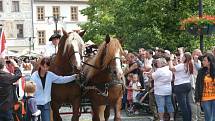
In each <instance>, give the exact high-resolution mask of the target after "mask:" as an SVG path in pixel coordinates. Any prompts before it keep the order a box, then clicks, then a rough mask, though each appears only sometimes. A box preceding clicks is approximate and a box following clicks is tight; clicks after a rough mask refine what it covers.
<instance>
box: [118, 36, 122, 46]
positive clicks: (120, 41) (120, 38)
mask: <svg viewBox="0 0 215 121" xmlns="http://www.w3.org/2000/svg"><path fill="white" fill-rule="evenodd" d="M117 39H118V40H119V43H120V44H121V45H123V38H122V37H117Z"/></svg>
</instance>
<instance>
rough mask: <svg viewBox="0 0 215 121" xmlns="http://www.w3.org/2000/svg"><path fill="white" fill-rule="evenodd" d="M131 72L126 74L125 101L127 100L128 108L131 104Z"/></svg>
mask: <svg viewBox="0 0 215 121" xmlns="http://www.w3.org/2000/svg"><path fill="white" fill-rule="evenodd" d="M132 79H133V74H132V73H130V74H128V76H127V83H126V86H127V101H128V107H129V108H130V107H131V106H132V87H131V85H130V82H132Z"/></svg>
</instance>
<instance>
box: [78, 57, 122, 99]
mask: <svg viewBox="0 0 215 121" xmlns="http://www.w3.org/2000/svg"><path fill="white" fill-rule="evenodd" d="M116 59H121V58H119V57H115V58H113V59H112V60H111V61H110V63H111V62H112V61H113V60H116ZM82 63H83V64H85V65H88V66H90V67H92V68H95V69H97V70H102V68H99V67H96V66H94V65H91V64H89V63H86V62H82ZM110 63H109V64H108V65H110ZM106 71H107V72H108V73H109V74H111V81H109V82H106V83H102V84H101V83H100V84H93V85H92V86H91V85H88V84H89V83H90V82H91V80H90V79H89V80H86V77H85V75H84V74H81V77H83V78H81V79H82V80H81V81H82V83H81V87H82V89H83V90H84V92H85V94H86V93H87V92H88V91H89V90H96V91H98V94H99V95H101V96H103V97H108V89H109V88H110V87H112V86H113V85H122V88H123V91H124V90H125V80H124V79H121V80H118V79H117V77H116V76H117V73H116V72H115V71H113V70H112V69H111V67H110V66H108V67H107V70H106Z"/></svg>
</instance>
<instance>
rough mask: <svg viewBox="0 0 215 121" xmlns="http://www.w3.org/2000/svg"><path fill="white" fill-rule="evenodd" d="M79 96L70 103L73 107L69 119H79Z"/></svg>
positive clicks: (76, 120)
mask: <svg viewBox="0 0 215 121" xmlns="http://www.w3.org/2000/svg"><path fill="white" fill-rule="evenodd" d="M80 101H81V100H80V98H77V99H75V100H74V102H73V104H72V107H73V108H72V109H73V116H72V119H71V121H79V117H80V115H81V113H80Z"/></svg>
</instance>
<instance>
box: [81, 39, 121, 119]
mask: <svg viewBox="0 0 215 121" xmlns="http://www.w3.org/2000/svg"><path fill="white" fill-rule="evenodd" d="M122 53H123V50H122V47H121V44H120V43H119V41H118V40H117V39H115V38H110V37H109V36H106V39H105V42H103V44H101V45H100V47H99V49H98V53H97V55H95V57H93V58H92V59H90V60H88V62H86V63H85V66H84V67H83V73H84V74H85V76H86V81H85V82H84V83H85V84H84V85H85V91H86V92H85V94H86V96H87V97H88V98H89V99H90V100H91V103H92V110H93V116H92V120H93V121H104V120H106V121H107V120H108V118H109V115H110V107H114V109H115V110H114V111H115V118H114V120H115V121H121V97H122V95H123V88H124V81H123V80H122V78H123V77H124V76H123V71H122V68H121V60H120V58H121V55H122Z"/></svg>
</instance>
